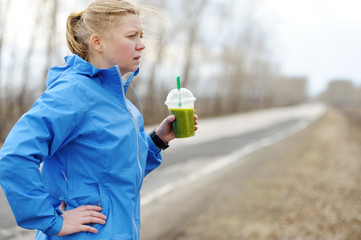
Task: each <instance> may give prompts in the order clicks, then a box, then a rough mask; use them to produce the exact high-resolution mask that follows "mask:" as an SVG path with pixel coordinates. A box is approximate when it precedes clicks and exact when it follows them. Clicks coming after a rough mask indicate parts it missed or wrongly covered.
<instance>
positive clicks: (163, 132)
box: [155, 114, 198, 143]
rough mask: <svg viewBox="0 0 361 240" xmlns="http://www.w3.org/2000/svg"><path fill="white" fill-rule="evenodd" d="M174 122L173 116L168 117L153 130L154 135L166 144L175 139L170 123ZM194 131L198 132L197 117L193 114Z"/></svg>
mask: <svg viewBox="0 0 361 240" xmlns="http://www.w3.org/2000/svg"><path fill="white" fill-rule="evenodd" d="M174 121H175V116H174V115H170V116H168V117H166V118H165V119H164V120H163V121H162V123H161V124H160V125H159V126H158V127H157V128H156V129H155V133H156V134H157V135H158V137H160V138H161V139H162V140H163V142H165V143H168V142H170V141H171V140H173V139H174V138H175V135H174V131H173V126H172V123H173V122H174ZM194 130H195V131H197V130H198V116H197V115H196V114H194Z"/></svg>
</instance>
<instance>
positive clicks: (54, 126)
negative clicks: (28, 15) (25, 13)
mask: <svg viewBox="0 0 361 240" xmlns="http://www.w3.org/2000/svg"><path fill="white" fill-rule="evenodd" d="M142 36H143V30H142V25H141V21H140V7H139V6H137V5H135V4H133V3H131V2H128V1H124V0H95V1H93V2H92V3H91V4H90V5H89V6H88V7H87V8H86V9H85V10H84V11H83V12H80V13H76V14H71V15H70V16H69V18H68V22H67V41H68V46H69V48H70V50H71V51H72V52H73V53H74V55H72V56H68V57H66V58H65V60H66V65H65V66H63V67H54V68H52V69H50V71H49V74H48V79H47V89H46V91H45V92H44V93H43V94H42V95H41V96H40V98H39V99H38V100H37V101H36V102H35V104H34V105H33V107H32V108H31V109H30V110H29V111H28V112H27V113H26V114H24V116H22V117H21V119H20V120H19V121H18V122H17V123H16V125H15V126H14V128H13V129H12V130H11V132H10V134H9V136H8V137H7V139H6V141H5V143H4V146H3V148H2V149H1V151H0V182H1V185H2V188H3V190H4V192H5V194H6V196H7V198H8V201H9V203H10V206H11V208H12V210H13V213H14V215H15V218H16V221H17V223H18V224H19V226H22V227H24V228H28V229H39V231H38V232H37V235H36V239H102V240H105V239H121V240H123V239H139V229H140V213H139V210H140V193H139V191H140V188H141V186H142V182H143V178H144V177H145V176H146V175H147V174H148V173H149V172H150V171H152V170H153V169H155V168H156V167H157V166H159V164H160V163H161V155H160V149H165V148H166V147H167V143H168V142H169V141H171V140H172V139H174V132H173V130H172V127H171V123H172V122H173V121H174V120H175V117H174V116H168V117H167V118H166V119H165V120H163V122H162V123H161V124H160V125H159V127H158V128H156V130H155V131H154V132H153V133H152V134H149V133H147V132H145V131H144V125H143V118H142V115H141V114H140V113H139V111H138V110H137V108H136V107H135V106H134V105H133V104H132V103H131V102H130V101H129V100H128V99H127V98H126V92H127V90H128V87H129V86H130V82H131V80H132V78H133V77H134V76H135V75H137V74H138V65H139V62H140V59H141V53H142V50H144V48H145V45H144V44H143V43H142V41H141V38H142ZM128 73H130V75H129V77H128V78H127V79H123V78H122V76H124V75H125V74H128ZM195 124H197V117H196V116H195ZM196 128H197V127H196ZM41 163H43V165H42V170H41V171H39V167H40V164H41Z"/></svg>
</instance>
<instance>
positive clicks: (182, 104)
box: [165, 88, 196, 138]
mask: <svg viewBox="0 0 361 240" xmlns="http://www.w3.org/2000/svg"><path fill="white" fill-rule="evenodd" d="M195 100H196V98H195V97H194V96H193V94H192V93H191V92H190V91H189V90H188V89H186V88H181V89H173V90H172V91H170V92H169V94H168V96H167V100H166V101H165V104H166V105H167V106H168V110H169V114H170V115H174V116H175V121H174V122H173V130H174V134H175V137H176V138H187V137H192V136H194V102H195Z"/></svg>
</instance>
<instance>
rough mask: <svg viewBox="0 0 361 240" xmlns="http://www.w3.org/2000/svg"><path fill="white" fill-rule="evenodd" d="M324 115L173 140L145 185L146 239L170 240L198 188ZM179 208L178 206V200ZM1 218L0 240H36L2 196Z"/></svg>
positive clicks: (232, 125)
mask: <svg viewBox="0 0 361 240" xmlns="http://www.w3.org/2000/svg"><path fill="white" fill-rule="evenodd" d="M323 112H324V106H323V105H320V104H306V105H301V106H296V107H288V108H277V109H269V110H264V111H258V112H253V113H248V114H237V115H232V116H227V117H223V118H214V119H206V120H202V119H200V124H199V130H198V132H197V133H196V136H195V137H192V138H189V139H181V140H178V139H177V140H174V141H173V142H172V143H171V147H170V148H169V149H167V150H166V151H165V152H164V153H163V159H164V160H163V163H162V165H161V167H159V168H158V169H157V170H156V171H154V172H153V173H151V174H150V175H149V176H148V177H147V178H146V179H145V181H144V185H143V188H142V240H148V239H167V238H164V236H166V235H165V234H167V233H168V232H169V231H171V229H172V228H174V225H177V226H178V228H180V227H181V224H180V222H179V219H182V218H184V216H186V217H191V215H192V214H191V213H192V212H194V211H193V210H192V208H194V207H197V208H199V207H201V205H202V204H204V203H202V202H201V201H202V199H204V198H201V196H203V197H204V196H206V195H207V192H206V191H204V188H199V186H201V185H202V184H205V183H206V179H207V178H208V177H210V176H211V175H212V176H214V175H216V174H215V173H218V172H221V170H222V169H224V168H225V167H229V166H232V164H234V163H235V162H239V161H242V159H243V157H244V156H246V155H248V154H250V153H252V152H254V151H257V150H259V149H261V148H263V147H265V146H268V145H270V144H272V143H274V142H276V141H279V140H281V139H284V138H286V137H287V136H289V135H291V134H293V133H295V132H297V131H300V130H302V129H303V128H304V127H306V126H308V124H310V123H311V122H313V121H314V120H315V119H317V118H318V117H319V116H320V115H322V114H323ZM151 128H152V127H149V129H151ZM199 189H202V194H197V196H198V197H199V198H198V199H197V198H193V199H192V201H184V200H182V202H181V204H184V205H185V206H186V205H187V204H190V205H189V207H186V208H182V209H183V211H182V212H177V211H172V212H169V211H168V210H167V211H168V212H164V206H167V204H172V203H175V202H174V201H173V200H174V199H181V198H178V195H179V194H181V193H184V192H187V193H188V194H190V195H187V194H185V195H184V194H183V196H195V194H194V191H199ZM210 197H211V196H210ZM172 199H173V200H172ZM197 201H198V202H197ZM177 204H180V203H179V201H178V202H177ZM168 207H169V206H168ZM174 207H176V206H174ZM174 207H171V209H172V208H173V209H174ZM167 209H169V208H167ZM184 209H187V210H186V211H184ZM176 214H179V215H181V216H179V217H176V218H173V219H172V218H171V217H170V216H174V215H176ZM0 216H1V218H0V240H20V239H21V240H28V239H29V240H30V239H33V237H34V231H28V230H23V229H21V228H19V227H17V226H16V223H15V221H14V217H13V216H12V213H11V210H10V208H9V205H8V203H7V201H6V199H5V197H4V194H3V192H2V191H1V192H0ZM182 216H183V217H182ZM155 226H157V227H155ZM159 226H160V227H159ZM162 236H163V238H161V237H162Z"/></svg>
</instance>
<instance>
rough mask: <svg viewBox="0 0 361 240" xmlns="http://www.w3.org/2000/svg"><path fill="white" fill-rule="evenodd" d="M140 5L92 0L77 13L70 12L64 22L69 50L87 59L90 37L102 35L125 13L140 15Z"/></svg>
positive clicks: (119, 0) (107, 0)
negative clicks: (65, 22)
mask: <svg viewBox="0 0 361 240" xmlns="http://www.w3.org/2000/svg"><path fill="white" fill-rule="evenodd" d="M140 12H141V6H140V5H138V4H136V3H134V2H131V1H129V0H94V1H93V2H91V3H90V4H89V6H88V7H87V8H86V9H85V10H83V11H81V12H78V13H71V14H70V15H69V17H68V19H67V24H66V40H67V44H68V47H69V49H70V51H71V52H72V53H74V54H77V55H79V56H80V57H81V58H83V59H84V60H86V61H89V60H90V58H91V56H90V54H91V52H92V49H91V47H90V37H91V36H92V35H93V34H99V35H100V36H104V35H105V34H106V33H107V32H108V31H110V30H112V29H114V28H115V27H117V26H118V24H119V21H118V20H119V18H120V17H122V16H125V15H127V14H135V15H138V16H140Z"/></svg>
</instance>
